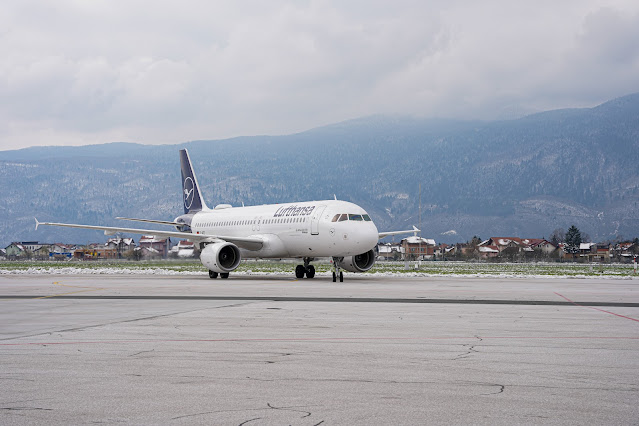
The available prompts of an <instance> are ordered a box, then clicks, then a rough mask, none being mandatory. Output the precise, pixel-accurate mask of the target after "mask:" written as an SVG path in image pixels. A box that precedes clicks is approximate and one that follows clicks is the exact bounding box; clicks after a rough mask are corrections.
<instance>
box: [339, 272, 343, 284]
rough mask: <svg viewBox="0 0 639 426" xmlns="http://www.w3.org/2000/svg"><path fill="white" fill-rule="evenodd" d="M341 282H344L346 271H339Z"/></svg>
mask: <svg viewBox="0 0 639 426" xmlns="http://www.w3.org/2000/svg"><path fill="white" fill-rule="evenodd" d="M339 282H341V283H343V282H344V273H343V272H340V273H339Z"/></svg>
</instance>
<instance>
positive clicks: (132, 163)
mask: <svg viewBox="0 0 639 426" xmlns="http://www.w3.org/2000/svg"><path fill="white" fill-rule="evenodd" d="M182 147H187V148H189V150H190V153H191V158H192V160H193V161H194V167H195V169H196V173H197V174H198V179H199V182H200V184H201V186H202V191H203V193H204V196H205V198H206V201H207V203H208V204H209V205H210V206H214V205H216V204H218V203H231V204H233V205H241V203H242V202H244V203H245V204H246V205H251V204H262V203H275V202H290V201H296V200H306V199H327V198H332V197H333V194H336V195H337V196H338V197H339V198H340V199H344V200H349V201H353V202H355V203H358V204H360V205H362V206H363V207H364V208H366V209H367V210H368V211H369V212H370V213H371V215H372V216H373V218H374V220H375V221H376V223H377V224H378V226H379V227H380V228H382V229H384V230H388V229H398V228H404V227H406V226H410V225H412V224H417V222H418V206H419V185H420V184H421V200H422V229H423V231H424V232H423V234H424V235H426V236H428V237H432V238H435V239H436V240H438V241H458V240H466V239H469V238H470V237H472V236H473V235H475V234H479V235H480V236H482V237H489V236H494V235H515V236H522V237H523V236H525V237H541V236H544V235H546V236H547V235H548V234H549V233H550V232H551V231H552V230H553V229H554V228H557V227H563V228H565V229H567V228H568V227H569V226H570V225H571V224H573V223H574V224H576V225H577V226H578V227H580V228H582V229H583V231H584V232H587V233H588V234H590V235H591V236H592V237H593V238H596V239H604V238H609V237H614V236H615V235H617V234H622V235H624V236H628V237H631V236H632V237H634V236H637V234H639V208H638V207H637V201H639V94H634V95H629V96H626V97H623V98H619V99H615V100H612V101H610V102H607V103H604V104H602V105H600V106H597V107H595V108H587V109H568V110H557V111H548V112H542V113H537V114H533V115H530V116H527V117H524V118H521V119H517V120H508V121H495V122H478V121H473V122H465V121H455V120H422V119H415V118H407V117H384V116H373V117H365V118H361V119H356V120H351V121H346V122H342V123H336V124H333V125H329V126H324V127H319V128H316V129H311V130H309V131H306V132H302V133H298V134H294V135H287V136H255V137H240V138H234V139H230V140H216V141H193V142H188V143H184V144H180V145H174V146H167V145H163V146H145V145H138V144H129V143H113V144H104V145H92V146H84V147H46V148H28V149H24V150H19V151H4V152H0V182H1V183H2V185H1V188H0V199H2V200H3V203H2V205H0V217H1V218H2V219H0V221H1V222H2V227H1V229H0V245H3V246H6V245H7V244H9V242H11V241H13V240H28V239H34V240H40V241H49V242H50V241H54V240H55V241H73V242H86V241H89V240H90V241H101V240H103V239H104V237H103V236H102V235H101V234H100V233H98V232H91V231H89V232H87V231H73V230H68V229H56V228H41V229H40V230H38V232H37V233H36V232H35V231H34V230H33V228H34V226H33V223H34V221H33V216H37V217H38V219H39V220H51V221H60V222H65V221H68V222H78V223H95V224H115V223H122V222H121V221H115V220H114V219H113V218H114V217H115V216H128V217H148V218H157V219H173V218H174V217H175V216H177V215H178V214H180V212H181V192H180V178H179V176H180V172H179V163H178V155H177V150H178V149H179V148H182ZM451 229H454V230H456V231H457V232H458V235H457V236H443V235H441V234H442V233H443V232H446V231H449V230H451Z"/></svg>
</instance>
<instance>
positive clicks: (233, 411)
mask: <svg viewBox="0 0 639 426" xmlns="http://www.w3.org/2000/svg"><path fill="white" fill-rule="evenodd" d="M266 406H267V407H268V408H270V409H272V410H284V411H294V412H299V413H305V414H306V415H305V416H302V417H300V418H302V419H303V418H305V417H309V416H310V415H311V413H310V412H309V411H302V410H293V408H298V407H303V406H296V405H292V406H290V407H275V406H272V405H271V403H267V404H266ZM265 409H266V408H246V409H239V410H215V411H205V412H202V413H194V414H185V415H183V416H177V417H173V418H171V420H179V419H184V418H188V417H196V416H204V415H207V414H216V413H236V412H237V413H239V412H243V411H263V410H265ZM259 419H261V417H257V418H254V419H250V420H246V421H245V422H244V423H241V424H245V423H248V422H251V421H253V420H259ZM323 422H324V420H322V421H321V422H319V423H317V424H316V425H319V424H321V423H323Z"/></svg>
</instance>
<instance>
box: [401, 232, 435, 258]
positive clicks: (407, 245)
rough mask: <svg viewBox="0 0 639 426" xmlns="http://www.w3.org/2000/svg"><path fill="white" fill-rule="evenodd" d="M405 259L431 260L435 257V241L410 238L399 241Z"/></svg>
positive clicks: (415, 237)
mask: <svg viewBox="0 0 639 426" xmlns="http://www.w3.org/2000/svg"><path fill="white" fill-rule="evenodd" d="M401 245H402V249H403V251H404V258H405V259H409V260H412V259H421V260H424V259H432V258H433V257H434V255H435V246H436V245H437V244H436V243H435V240H433V239H430V238H422V237H417V236H412V237H408V238H404V239H403V240H402V241H401Z"/></svg>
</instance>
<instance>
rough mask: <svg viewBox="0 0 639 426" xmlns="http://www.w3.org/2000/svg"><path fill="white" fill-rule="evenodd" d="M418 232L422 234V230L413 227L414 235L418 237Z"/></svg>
mask: <svg viewBox="0 0 639 426" xmlns="http://www.w3.org/2000/svg"><path fill="white" fill-rule="evenodd" d="M418 232H422V230H421V229H417V227H416V226H415V225H413V235H414V236H417V233H418Z"/></svg>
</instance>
